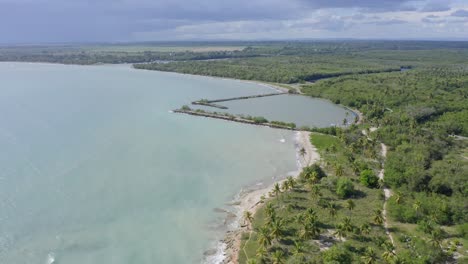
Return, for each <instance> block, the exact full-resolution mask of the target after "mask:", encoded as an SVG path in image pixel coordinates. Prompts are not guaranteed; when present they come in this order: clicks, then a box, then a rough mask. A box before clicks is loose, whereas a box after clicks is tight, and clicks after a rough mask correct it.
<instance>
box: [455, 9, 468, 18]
mask: <svg viewBox="0 0 468 264" xmlns="http://www.w3.org/2000/svg"><path fill="white" fill-rule="evenodd" d="M452 16H455V17H468V10H464V9H459V10H457V11H455V12H453V13H452Z"/></svg>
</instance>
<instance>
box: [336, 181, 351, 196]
mask: <svg viewBox="0 0 468 264" xmlns="http://www.w3.org/2000/svg"><path fill="white" fill-rule="evenodd" d="M354 192H355V190H354V185H353V183H352V182H351V180H349V179H348V178H339V179H338V182H337V183H336V194H337V195H338V197H340V198H342V199H343V198H347V197H349V196H351V195H353V194H354Z"/></svg>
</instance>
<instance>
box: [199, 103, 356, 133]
mask: <svg viewBox="0 0 468 264" xmlns="http://www.w3.org/2000/svg"><path fill="white" fill-rule="evenodd" d="M217 104H219V105H223V106H227V107H228V109H226V110H224V109H216V108H212V107H203V106H202V107H199V108H202V109H204V110H208V111H216V112H228V113H231V114H243V115H251V116H263V117H265V118H266V119H268V120H273V121H284V122H293V123H295V124H296V125H297V126H298V127H301V126H309V127H327V126H331V125H342V123H343V119H344V118H346V119H347V122H349V123H352V122H354V114H353V113H352V112H351V111H349V110H347V109H345V108H343V107H341V106H338V105H335V104H332V103H330V102H329V101H326V100H323V99H317V98H311V97H306V96H301V95H279V96H269V97H260V98H251V99H248V100H237V101H226V102H221V103H217ZM347 112H348V114H346V113H347Z"/></svg>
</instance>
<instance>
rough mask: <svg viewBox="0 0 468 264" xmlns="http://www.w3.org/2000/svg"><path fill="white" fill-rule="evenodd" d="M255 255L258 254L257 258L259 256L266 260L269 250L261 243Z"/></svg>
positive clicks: (261, 259)
mask: <svg viewBox="0 0 468 264" xmlns="http://www.w3.org/2000/svg"><path fill="white" fill-rule="evenodd" d="M255 256H257V258H259V259H260V261H261V262H264V261H265V260H266V257H267V251H266V249H265V247H264V246H263V245H260V247H258V249H257V253H256V254H255Z"/></svg>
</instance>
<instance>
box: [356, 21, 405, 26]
mask: <svg viewBox="0 0 468 264" xmlns="http://www.w3.org/2000/svg"><path fill="white" fill-rule="evenodd" d="M406 23H408V21H405V20H401V19H387V20H378V21H368V22H365V24H373V25H380V26H389V25H398V24H406Z"/></svg>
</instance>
